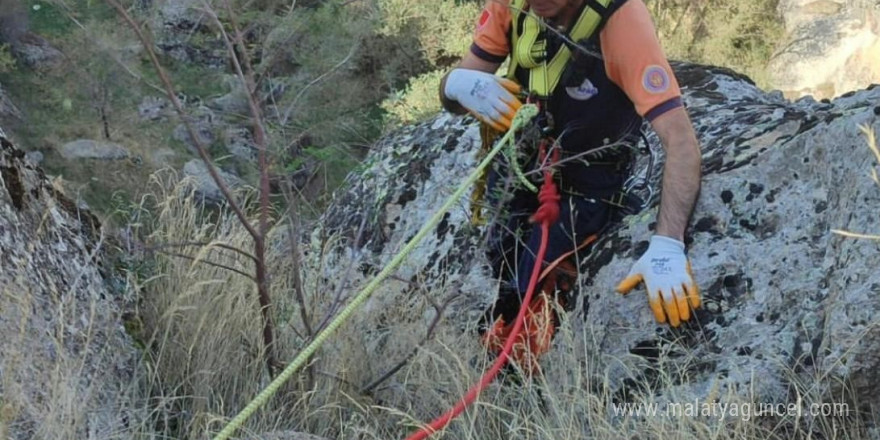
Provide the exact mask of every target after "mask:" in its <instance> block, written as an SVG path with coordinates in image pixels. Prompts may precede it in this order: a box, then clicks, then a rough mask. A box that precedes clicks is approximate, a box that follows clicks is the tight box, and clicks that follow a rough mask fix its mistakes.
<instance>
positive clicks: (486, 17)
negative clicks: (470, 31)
mask: <svg viewBox="0 0 880 440" xmlns="http://www.w3.org/2000/svg"><path fill="white" fill-rule="evenodd" d="M490 18H492V13H491V12H489V10H488V9H483V13H482V14H480V21H479V22H477V30H480V29H483V27H485V26H486V23H488V22H489V19H490Z"/></svg>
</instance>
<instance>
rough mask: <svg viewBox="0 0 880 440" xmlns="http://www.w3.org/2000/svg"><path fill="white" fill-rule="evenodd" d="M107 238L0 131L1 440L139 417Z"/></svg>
mask: <svg viewBox="0 0 880 440" xmlns="http://www.w3.org/2000/svg"><path fill="white" fill-rule="evenodd" d="M105 244H106V241H105V237H104V235H103V233H102V229H101V225H100V224H99V223H98V221H97V219H96V218H95V217H94V216H92V214H90V213H89V212H87V211H82V210H79V209H77V207H76V205H75V204H74V203H73V202H71V201H70V200H69V199H67V198H66V197H64V196H63V195H62V194H60V193H59V192H58V191H57V190H56V189H55V188H54V187H53V186H52V184H51V183H50V182H49V181H48V180H47V179H46V177H45V176H44V175H43V172H42V171H41V170H39V169H38V168H37V167H36V166H35V165H34V164H32V163H30V162H29V161H27V160H26V159H25V154H24V152H22V151H20V150H17V149H16V148H15V147H13V145H12V143H11V142H10V141H9V140H8V139H7V138H6V136H5V134H4V133H3V132H2V130H0V438H4V439H7V438H8V439H32V438H71V439H73V438H76V439H110V438H120V436H121V435H122V433H123V432H125V431H126V430H127V428H129V427H131V426H132V425H133V424H136V423H137V420H138V417H137V416H136V413H135V410H134V408H133V407H132V406H131V400H130V399H131V397H132V396H131V392H133V391H134V389H131V388H130V385H131V384H132V377H133V373H134V366H135V361H136V359H137V356H136V354H137V352H136V350H135V349H134V346H133V344H132V343H131V340H130V338H129V337H128V336H127V335H126V333H125V330H124V328H123V326H122V321H121V317H120V307H119V303H120V302H121V300H120V299H119V298H118V297H116V296H115V295H114V294H113V293H112V292H110V291H109V290H108V288H107V287H106V284H105V282H104V278H103V276H102V274H101V268H100V261H101V254H102V253H103V248H104V246H105Z"/></svg>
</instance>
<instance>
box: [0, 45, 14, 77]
mask: <svg viewBox="0 0 880 440" xmlns="http://www.w3.org/2000/svg"><path fill="white" fill-rule="evenodd" d="M13 70H15V58H13V57H12V53H11V52H10V51H9V45H8V44H0V73H8V72H12V71H13Z"/></svg>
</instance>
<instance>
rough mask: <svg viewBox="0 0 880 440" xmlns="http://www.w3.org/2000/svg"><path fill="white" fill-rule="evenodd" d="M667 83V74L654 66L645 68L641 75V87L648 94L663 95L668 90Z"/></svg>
mask: <svg viewBox="0 0 880 440" xmlns="http://www.w3.org/2000/svg"><path fill="white" fill-rule="evenodd" d="M669 83H670V81H669V73H667V72H666V69H664V68H663V67H660V66H658V65H656V64H655V65H651V66H648V67H646V68H645V73H644V74H642V87H644V88H645V90H647V91H648V92H649V93H663V92H665V91H667V90H669Z"/></svg>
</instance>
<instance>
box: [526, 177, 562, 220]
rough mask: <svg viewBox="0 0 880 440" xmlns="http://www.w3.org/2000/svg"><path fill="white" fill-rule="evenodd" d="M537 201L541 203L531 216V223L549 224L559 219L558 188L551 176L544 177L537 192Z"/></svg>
mask: <svg viewBox="0 0 880 440" xmlns="http://www.w3.org/2000/svg"><path fill="white" fill-rule="evenodd" d="M538 202H539V203H540V204H541V205H540V206H539V207H538V209H537V210H536V211H535V213H534V214H533V215H532V217H531V218H530V219H529V220H531V222H532V223H547V224H551V223H554V222H556V220H558V219H559V190H558V189H557V188H556V182H554V181H553V179H552V178H549V179H545V180H544V184H543V185H541V191H540V192H539V193H538Z"/></svg>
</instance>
